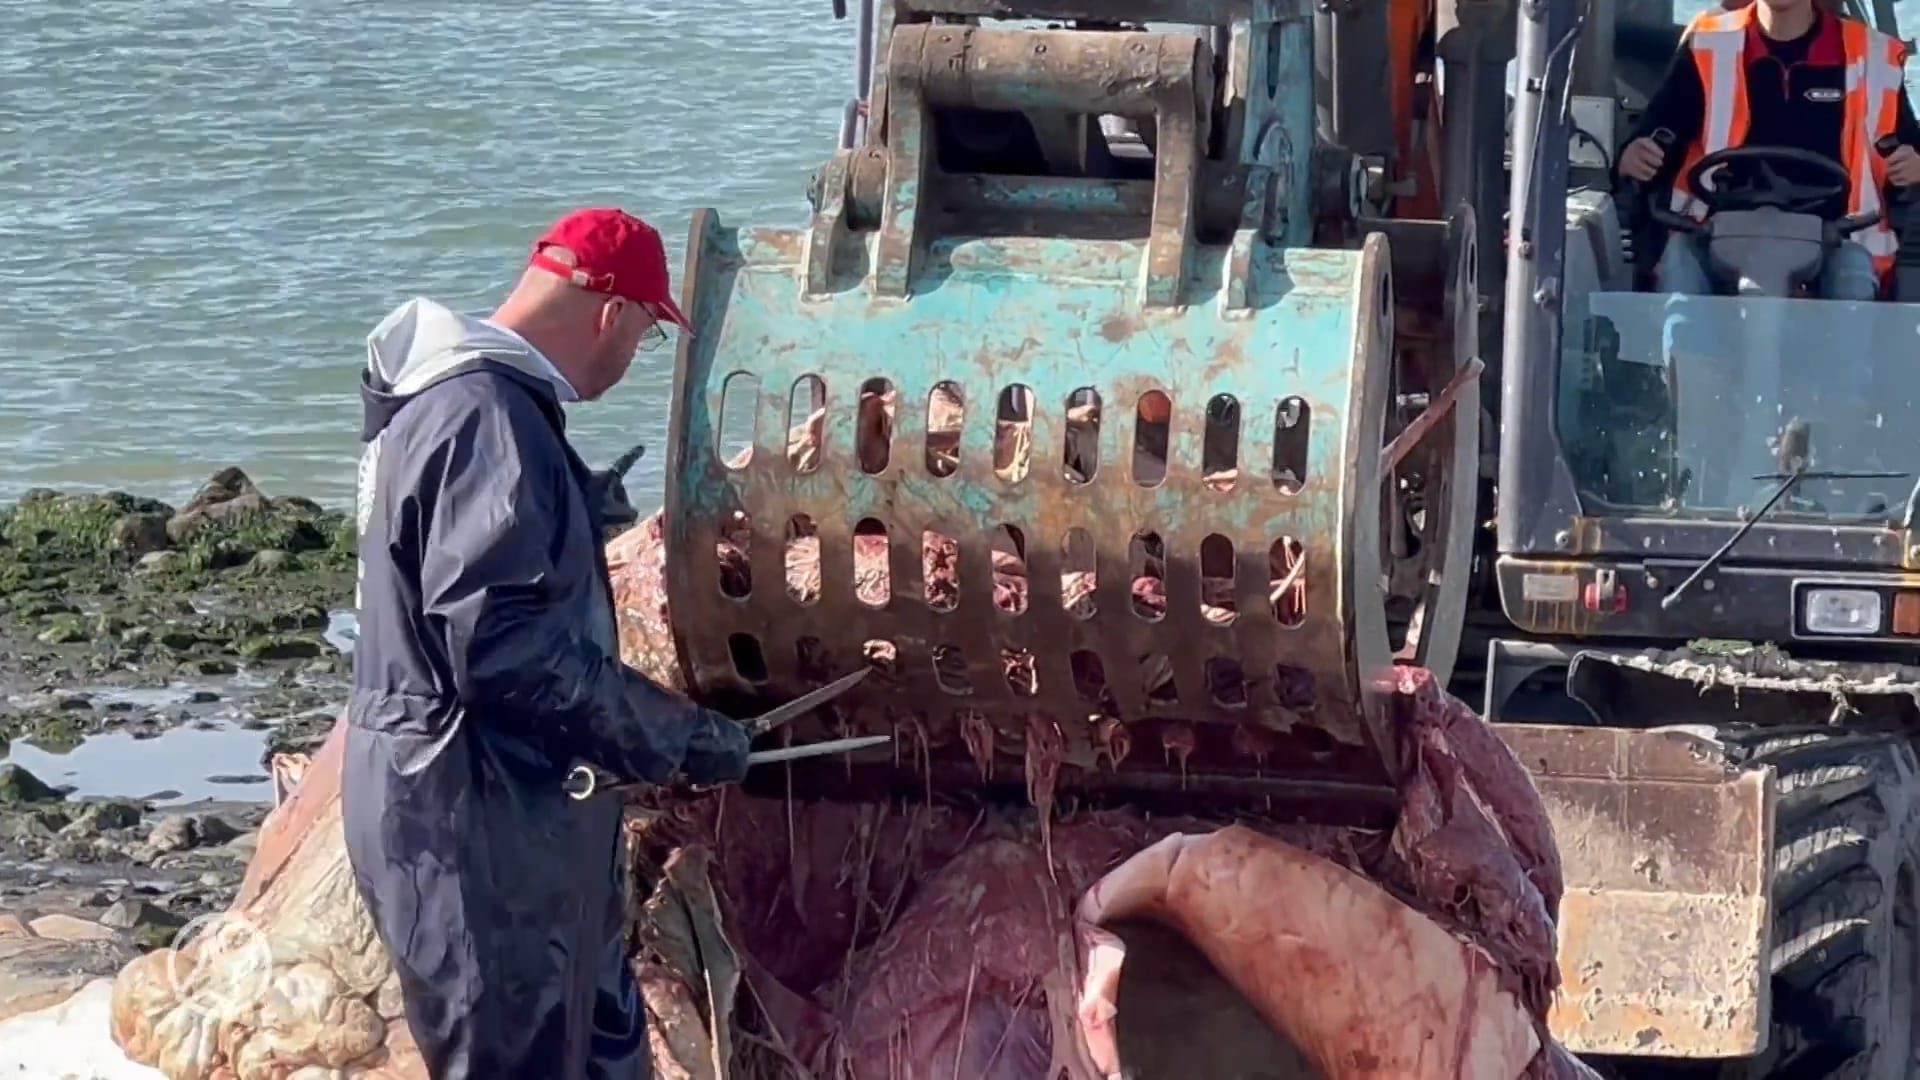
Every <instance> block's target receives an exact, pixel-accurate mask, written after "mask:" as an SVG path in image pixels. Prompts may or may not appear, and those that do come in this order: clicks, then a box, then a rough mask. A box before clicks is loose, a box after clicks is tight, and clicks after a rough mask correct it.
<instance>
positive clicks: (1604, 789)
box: [1494, 724, 1774, 1058]
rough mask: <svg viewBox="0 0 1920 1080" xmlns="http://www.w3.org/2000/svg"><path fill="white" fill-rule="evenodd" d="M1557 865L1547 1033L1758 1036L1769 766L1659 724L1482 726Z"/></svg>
mask: <svg viewBox="0 0 1920 1080" xmlns="http://www.w3.org/2000/svg"><path fill="white" fill-rule="evenodd" d="M1494 729H1495V730H1496V731H1497V732H1498V733H1499V734H1500V736H1501V738H1503V739H1505V740H1506V742H1507V745H1509V746H1510V747H1512V748H1513V750H1514V752H1515V753H1516V754H1517V755H1518V756H1519V758H1520V761H1521V764H1523V765H1525V766H1526V767H1527V768H1528V769H1529V770H1530V771H1531V772H1532V773H1533V776H1534V783H1535V785H1536V786H1537V787H1538V788H1539V790H1540V795H1541V798H1542V800H1543V801H1544V802H1545V804H1546V807H1547V813H1548V815H1549V817H1551V818H1552V820H1553V827H1554V836H1555V839H1556V841H1557V842H1558V844H1559V848H1560V857H1561V861H1562V863H1563V866H1564V871H1565V874H1566V883H1567V891H1566V896H1565V898H1564V900H1563V901H1562V902H1561V905H1560V922H1559V932H1560V950H1559V954H1560V971H1561V978H1562V983H1561V988H1560V995H1559V998H1558V999H1557V1001H1556V1003H1555V1006H1554V1010H1553V1014H1552V1017H1551V1022H1552V1029H1553V1034H1554V1037H1555V1038H1557V1039H1559V1040H1560V1041H1561V1042H1562V1043H1563V1044H1564V1045H1566V1047H1567V1048H1568V1049H1570V1050H1572V1051H1574V1052H1575V1053H1581V1054H1623V1055H1653V1056H1663V1057H1665V1056H1672V1057H1687V1058H1698V1057H1735V1056H1741V1055H1747V1054H1752V1053H1755V1052H1757V1051H1759V1050H1760V1049H1762V1048H1763V1047H1764V1046H1765V1045H1766V1038H1767V1027H1768V1017H1769V1012H1770V1008H1771V1003H1770V997H1769V975H1770V972H1769V966H1768V957H1769V954H1770V950H1771V947H1772V940H1771V931H1770V917H1771V909H1770V888H1769V874H1770V872H1771V867H1772V842H1773V831H1774V829H1773V823H1774V795H1773V771H1772V769H1771V768H1768V767H1761V768H1750V769H1738V768H1735V767H1733V766H1730V765H1729V764H1728V763H1727V761H1726V759H1725V757H1724V756H1723V754H1722V753H1721V751H1720V750H1719V749H1718V748H1717V747H1716V746H1715V745H1714V744H1711V743H1708V742H1705V741H1703V740H1699V739H1696V738H1694V737H1692V736H1690V735H1686V734H1682V733H1675V732H1648V731H1628V730H1622V729H1612V728H1565V727H1550V726H1536V725H1526V724H1496V725H1494Z"/></svg>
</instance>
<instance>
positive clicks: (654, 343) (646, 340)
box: [640, 317, 667, 352]
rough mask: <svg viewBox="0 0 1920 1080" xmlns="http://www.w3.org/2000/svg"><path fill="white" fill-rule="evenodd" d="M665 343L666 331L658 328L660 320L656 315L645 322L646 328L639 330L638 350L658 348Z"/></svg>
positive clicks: (645, 350)
mask: <svg viewBox="0 0 1920 1080" xmlns="http://www.w3.org/2000/svg"><path fill="white" fill-rule="evenodd" d="M666 343H667V332H666V331H665V330H662V329H661V328H660V320H659V319H658V318H657V317H656V318H655V319H654V320H653V321H652V322H650V323H648V324H647V328H646V329H645V330H642V331H641V332H640V351H641V352H652V351H654V350H655V349H658V348H659V347H660V346H662V345H665V344H666Z"/></svg>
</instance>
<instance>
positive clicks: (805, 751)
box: [747, 735, 893, 765]
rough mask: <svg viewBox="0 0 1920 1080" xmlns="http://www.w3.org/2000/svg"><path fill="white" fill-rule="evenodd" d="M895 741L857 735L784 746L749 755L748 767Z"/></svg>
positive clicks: (886, 736) (846, 751)
mask: <svg viewBox="0 0 1920 1080" xmlns="http://www.w3.org/2000/svg"><path fill="white" fill-rule="evenodd" d="M892 741H893V736H891V735H856V736H854V737H853V738H851V739H828V740H826V741H825V742H816V743H802V744H801V745H799V746H783V747H781V748H780V749H778V750H759V751H755V752H754V753H751V754H748V755H747V764H748V765H770V764H772V763H774V762H776V761H799V760H800V759H801V758H810V757H825V756H826V755H828V754H844V753H852V752H853V751H855V750H865V749H867V748H869V747H874V746H885V745H886V744H888V743H890V742H892Z"/></svg>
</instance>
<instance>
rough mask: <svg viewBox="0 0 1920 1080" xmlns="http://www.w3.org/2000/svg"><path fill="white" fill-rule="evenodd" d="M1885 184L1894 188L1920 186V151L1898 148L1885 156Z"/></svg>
mask: <svg viewBox="0 0 1920 1080" xmlns="http://www.w3.org/2000/svg"><path fill="white" fill-rule="evenodd" d="M1887 182H1888V183H1890V184H1892V185H1893V186H1894V187H1912V186H1913V185H1915V184H1920V150H1915V149H1914V148H1913V147H1911V146H1898V147H1895V148H1894V151H1893V153H1891V154H1888V155H1887Z"/></svg>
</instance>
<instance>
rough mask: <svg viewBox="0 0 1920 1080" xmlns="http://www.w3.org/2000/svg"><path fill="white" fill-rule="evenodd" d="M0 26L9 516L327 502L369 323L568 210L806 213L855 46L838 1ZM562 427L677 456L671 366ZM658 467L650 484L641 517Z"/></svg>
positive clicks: (309, 7)
mask: <svg viewBox="0 0 1920 1080" xmlns="http://www.w3.org/2000/svg"><path fill="white" fill-rule="evenodd" d="M15 7H16V8H17V10H12V11H10V12H9V17H8V19H7V22H8V24H9V26H8V32H7V33H6V34H4V35H0V145H4V146H5V147H6V148H7V150H6V152H5V153H0V243H4V244H5V246H6V248H7V250H8V253H9V257H8V258H7V259H6V260H4V261H0V295H3V296H5V297H6V305H5V307H4V308H0V382H3V383H4V384H5V385H6V387H7V391H6V392H5V393H4V394H0V499H6V498H12V497H14V496H17V495H18V494H19V492H20V491H22V490H24V489H26V488H28V487H32V486H36V485H52V486H62V487H75V488H82V487H128V488H137V489H141V490H143V491H149V492H154V493H157V494H163V495H171V496H173V497H176V498H177V497H180V496H182V495H184V494H185V493H186V492H188V491H190V490H191V488H192V487H193V486H194V484H196V483H197V482H198V481H199V480H200V479H201V478H203V477H204V476H205V475H206V474H207V473H209V472H211V471H212V470H213V469H215V468H218V467H220V466H222V465H227V464H239V465H242V466H243V467H245V468H247V469H248V470H249V471H250V472H252V473H254V474H255V476H256V477H257V478H258V479H260V480H261V481H262V482H263V483H265V484H267V485H270V487H272V488H277V489H281V490H299V491H302V492H305V493H308V494H311V495H314V496H316V497H319V498H322V499H324V500H326V501H329V502H335V503H339V502H344V501H345V500H346V499H347V498H348V497H349V495H350V492H351V488H352V478H353V455H354V452H355V447H354V443H353V437H354V433H355V431H356V429H357V427H358V403H357V399H356V397H355V393H354V387H355V380H356V369H357V367H358V365H359V364H360V363H361V362H362V360H363V356H364V352H363V350H364V345H363V342H362V339H363V338H364V335H365V333H366V330H367V329H368V328H369V327H371V326H372V324H373V323H374V322H375V321H377V320H378V319H379V318H380V316H381V315H382V314H384V313H385V312H386V311H387V310H388V309H389V308H391V307H392V306H393V305H394V304H396V303H399V302H400V301H402V300H404V299H406V298H407V297H409V296H413V295H416V294H423V295H431V296H434V297H436V298H438V299H441V300H443V301H445V302H447V303H450V304H454V305H456V306H462V307H481V306H485V305H487V304H489V303H491V302H492V301H494V300H497V299H498V297H499V295H500V293H501V291H502V289H503V288H504V287H505V286H506V285H507V284H508V283H509V282H510V281H511V279H512V276H513V275H514V273H515V272H516V271H517V269H518V264H519V261H520V258H521V254H522V252H523V251H524V245H525V244H526V243H527V242H528V241H529V240H530V239H531V237H532V236H533V235H534V234H535V233H536V232H537V231H538V229H539V228H540V227H541V226H543V225H544V224H546V223H547V222H548V221H550V220H552V218H553V217H555V216H557V215H558V214H559V213H561V212H563V211H564V210H566V209H567V208H569V207H571V206H575V205H582V204H596V205H605V204H619V205H625V206H627V207H629V208H631V209H633V210H635V211H637V212H640V213H642V214H643V215H645V216H647V217H648V218H649V219H650V220H653V221H654V222H655V223H656V224H658V225H659V226H660V228H661V231H662V232H663V233H664V234H665V235H666V237H667V239H668V242H669V245H670V247H671V248H672V249H673V255H672V257H673V259H674V261H675V265H676V266H677V265H678V260H679V251H680V247H681V243H682V241H683V239H684V237H685V234H686V229H687V218H688V215H689V214H690V213H691V211H693V210H694V209H696V208H699V207H703V206H711V207H715V208H718V209H719V210H720V211H721V213H722V215H723V216H724V217H725V218H726V219H727V220H732V221H745V220H754V221H760V222H773V223H797V222H799V221H801V220H803V219H804V215H805V213H806V202H805V198H804V184H805V180H806V176H807V173H808V171H809V170H811V169H813V168H814V167H816V166H817V165H819V164H820V163H821V162H822V161H824V160H825V158H826V156H827V154H828V153H830V151H831V150H832V141H833V137H834V132H835V131H836V130H837V128H838V123H839V111H840V103H841V102H842V101H843V100H844V98H845V95H846V93H847V90H846V87H847V84H848V82H849V81H850V76H849V74H848V63H849V60H848V55H849V52H850V50H851V36H852V35H851V27H850V25H849V24H847V23H835V22H833V21H832V19H831V17H830V15H829V13H828V5H827V3H826V2H825V0H819V2H818V3H817V4H802V5H801V6H800V7H798V8H796V7H794V6H793V5H792V4H788V3H774V2H773V0H752V2H748V3H720V2H717V0H665V2H661V3H656V4H651V5H616V4H610V3H581V2H579V0H569V2H566V3H561V2H559V0H532V2H526V3H520V4H512V5H509V4H481V5H474V4H459V5H455V4H450V3H446V2H444V0H418V2H415V3H406V4H403V3H400V2H399V0H385V2H380V3H367V2H350V0H306V2H297V3H296V2H292V0H288V2H272V0H231V2H215V0H89V2H88V3H86V4H68V5H15ZM649 360H650V361H651V362H650V363H647V364H643V365H639V366H636V369H635V372H634V374H633V375H632V376H631V377H630V378H629V381H628V383H627V384H626V385H624V386H623V387H621V388H620V389H619V390H616V391H615V392H614V393H613V394H611V395H609V398H608V400H607V401H606V402H605V403H602V404H598V405H593V406H586V407H584V408H582V409H579V410H577V411H576V412H575V414H574V415H573V417H572V418H571V420H570V429H571V430H572V431H573V432H574V434H575V437H576V438H577V439H578V440H579V441H580V442H581V443H582V445H583V447H584V448H585V450H586V452H587V453H588V455H589V456H590V457H593V458H599V459H605V458H609V457H611V456H612V455H613V454H614V453H616V452H618V450H620V449H623V448H624V447H625V446H626V445H628V444H629V443H631V442H633V441H635V440H643V441H647V442H649V443H652V444H654V445H656V446H657V445H659V444H661V443H662V442H663V441H664V438H665V424H666V403H665V394H666V390H667V385H668V381H669V379H670V377H671V372H670V371H669V370H668V368H667V363H669V362H670V361H667V360H666V358H665V354H660V357H659V358H658V359H654V358H651V357H650V358H649ZM664 458H665V455H664V453H655V454H650V455H649V456H648V457H647V458H645V459H643V460H642V462H641V465H640V470H639V471H640V473H641V475H640V476H639V477H638V484H639V487H640V488H641V489H643V490H645V491H646V492H647V493H648V494H649V495H650V496H654V497H657V495H658V491H659V486H660V476H659V469H660V467H661V464H662V462H663V461H664Z"/></svg>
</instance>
